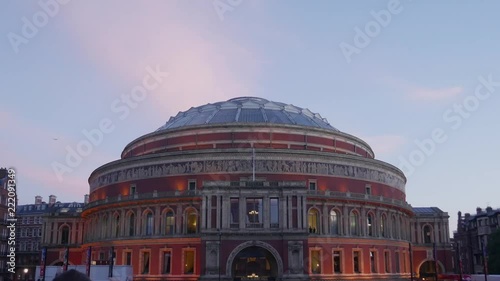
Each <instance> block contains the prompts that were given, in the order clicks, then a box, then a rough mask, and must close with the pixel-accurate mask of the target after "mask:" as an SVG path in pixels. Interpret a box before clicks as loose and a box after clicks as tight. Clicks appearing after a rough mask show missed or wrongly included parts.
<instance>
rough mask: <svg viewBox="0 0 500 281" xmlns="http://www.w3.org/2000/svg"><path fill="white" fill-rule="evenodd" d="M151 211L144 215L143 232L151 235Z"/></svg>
mask: <svg viewBox="0 0 500 281" xmlns="http://www.w3.org/2000/svg"><path fill="white" fill-rule="evenodd" d="M153 226H154V225H153V213H151V212H148V213H147V214H146V216H145V224H144V234H146V235H148V236H151V235H153Z"/></svg>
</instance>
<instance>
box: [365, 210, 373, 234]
mask: <svg viewBox="0 0 500 281" xmlns="http://www.w3.org/2000/svg"><path fill="white" fill-rule="evenodd" d="M366 230H367V232H368V233H367V234H368V236H373V215H372V214H371V213H368V214H367V215H366Z"/></svg>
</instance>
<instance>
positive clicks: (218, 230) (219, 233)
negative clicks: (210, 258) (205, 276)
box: [217, 229, 222, 281]
mask: <svg viewBox="0 0 500 281" xmlns="http://www.w3.org/2000/svg"><path fill="white" fill-rule="evenodd" d="M217 232H218V235H219V261H218V263H219V266H218V271H219V281H220V266H221V264H220V256H221V249H222V247H221V236H222V235H221V232H220V229H217Z"/></svg>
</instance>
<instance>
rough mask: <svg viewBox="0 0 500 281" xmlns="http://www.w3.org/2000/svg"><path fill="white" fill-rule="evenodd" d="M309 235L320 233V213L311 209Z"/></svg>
mask: <svg viewBox="0 0 500 281" xmlns="http://www.w3.org/2000/svg"><path fill="white" fill-rule="evenodd" d="M308 219H309V220H308V223H309V233H319V230H320V229H319V212H318V210H316V209H314V208H311V209H310V210H309V215H308Z"/></svg>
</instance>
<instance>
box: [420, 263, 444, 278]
mask: <svg viewBox="0 0 500 281" xmlns="http://www.w3.org/2000/svg"><path fill="white" fill-rule="evenodd" d="M436 264H437V273H438V274H441V273H443V270H442V268H441V266H440V265H439V263H436V262H434V261H431V260H428V261H425V262H423V263H422V264H421V265H420V268H419V269H418V274H419V277H420V278H425V280H435V277H436Z"/></svg>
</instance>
